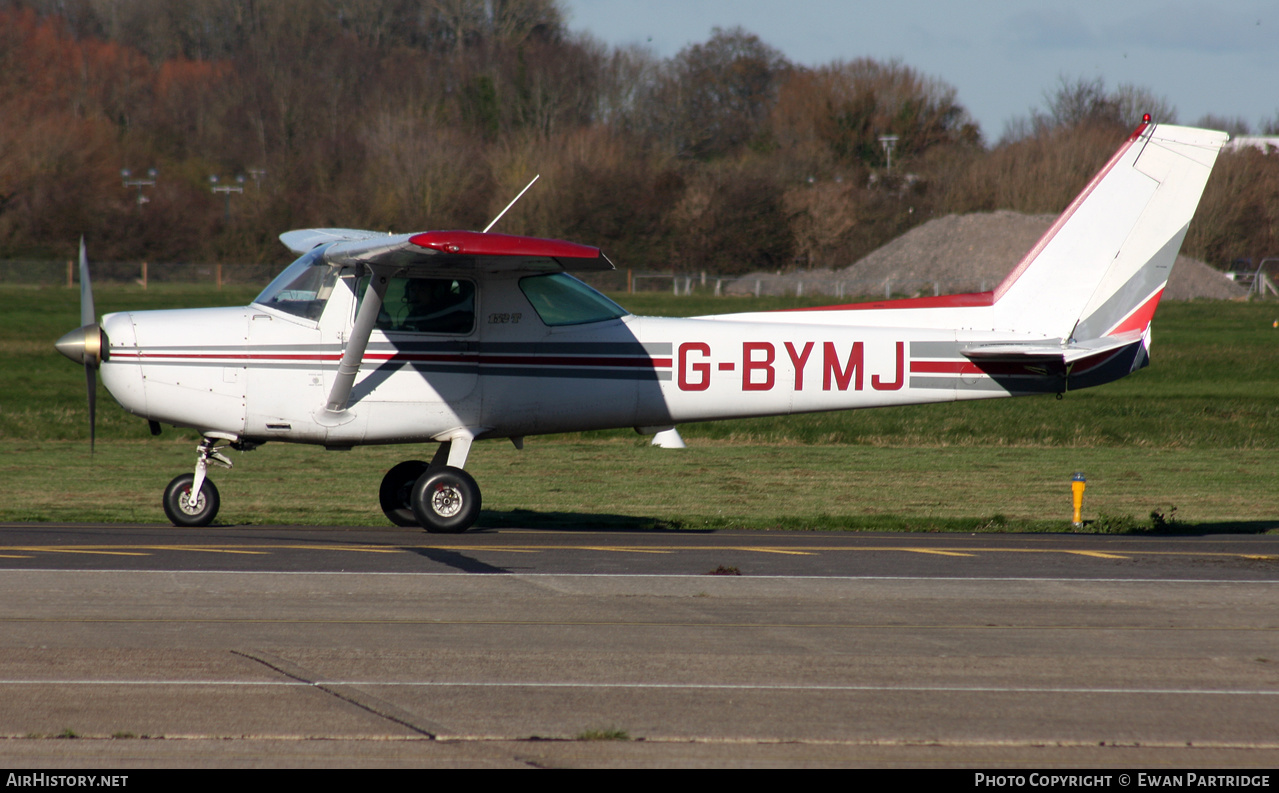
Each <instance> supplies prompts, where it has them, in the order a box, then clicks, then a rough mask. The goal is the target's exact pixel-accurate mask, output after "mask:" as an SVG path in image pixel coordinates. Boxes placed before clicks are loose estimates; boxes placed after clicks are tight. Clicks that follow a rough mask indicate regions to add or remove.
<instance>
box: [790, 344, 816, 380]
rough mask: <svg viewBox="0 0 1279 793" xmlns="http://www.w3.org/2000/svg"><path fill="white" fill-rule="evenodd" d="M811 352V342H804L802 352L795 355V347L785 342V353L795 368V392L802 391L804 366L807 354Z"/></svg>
mask: <svg viewBox="0 0 1279 793" xmlns="http://www.w3.org/2000/svg"><path fill="white" fill-rule="evenodd" d="M812 351H813V343H812V342H811V341H807V342H804V351H803V352H801V353H798V354H796V352H795V345H794V344H791V343H790V342H786V352H787V354H788V355H790V362H791V365H792V366H794V367H795V390H796V391H803V390H804V364H805V363H807V362H808V354H809V353H810V352H812Z"/></svg>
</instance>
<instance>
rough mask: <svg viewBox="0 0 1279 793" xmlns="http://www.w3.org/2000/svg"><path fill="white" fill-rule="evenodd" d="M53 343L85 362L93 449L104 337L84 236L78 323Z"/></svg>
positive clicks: (76, 359)
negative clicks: (98, 317)
mask: <svg viewBox="0 0 1279 793" xmlns="http://www.w3.org/2000/svg"><path fill="white" fill-rule="evenodd" d="M54 346H55V347H56V348H57V350H58V352H60V353H62V354H63V355H65V356H67V357H68V358H70V359H71V360H73V361H75V362H76V363H83V364H84V381H85V387H86V388H87V389H88V393H89V451H90V452H92V451H93V446H94V441H95V436H96V434H97V406H98V383H97V369H98V365H99V364H101V363H102V358H103V351H104V350H106V349H107V337H106V334H105V333H103V331H102V326H100V325H99V324H98V321H97V316H96V312H95V311H94V308H93V286H92V284H90V283H89V257H88V256H87V255H85V251H84V238H83V237H81V238H80V327H79V328H76V329H75V330H73V331H71V332H70V333H68V334H66V335H65V336H63V337H62V338H60V339H58V341H57V342H56V343H55V344H54Z"/></svg>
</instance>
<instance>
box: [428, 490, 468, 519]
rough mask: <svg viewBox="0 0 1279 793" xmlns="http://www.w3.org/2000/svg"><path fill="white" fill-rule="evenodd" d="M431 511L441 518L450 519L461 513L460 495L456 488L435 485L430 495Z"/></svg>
mask: <svg viewBox="0 0 1279 793" xmlns="http://www.w3.org/2000/svg"><path fill="white" fill-rule="evenodd" d="M431 509H432V510H433V511H434V512H435V514H436V515H439V516H440V517H442V518H451V517H453V516H454V515H456V514H457V513H459V512H461V511H462V494H461V493H460V492H459V491H458V489H457V488H456V487H450V486H448V485H436V486H435V492H434V493H432V494H431Z"/></svg>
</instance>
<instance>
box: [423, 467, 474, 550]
mask: <svg viewBox="0 0 1279 793" xmlns="http://www.w3.org/2000/svg"><path fill="white" fill-rule="evenodd" d="M411 503H412V505H413V515H414V516H415V517H416V518H417V522H418V524H419V525H421V526H422V528H424V529H426V530H427V531H429V532H433V533H438V534H461V533H462V532H464V531H466V530H467V529H469V528H471V524H473V523H475V520H476V519H477V518H479V516H480V486H479V485H477V484H476V483H475V480H474V479H472V478H471V475H470V474H468V473H467V472H466V471H463V470H462V469H461V468H452V467H449V466H445V467H444V468H433V469H429V470H427V471H426V472H425V473H423V474H422V475H421V476H419V477H418V479H417V481H416V482H414V483H413V493H412V496H411Z"/></svg>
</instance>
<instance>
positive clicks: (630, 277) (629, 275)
mask: <svg viewBox="0 0 1279 793" xmlns="http://www.w3.org/2000/svg"><path fill="white" fill-rule="evenodd" d="M626 294H628V295H633V294H635V274H634V273H633V272H632V271H631V268H629V267H627V268H626Z"/></svg>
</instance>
